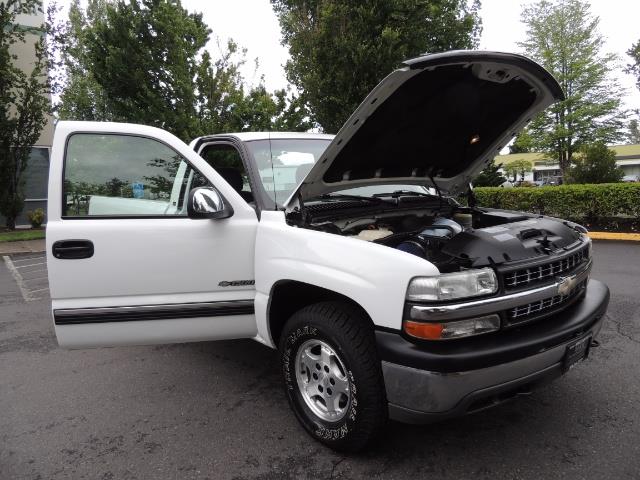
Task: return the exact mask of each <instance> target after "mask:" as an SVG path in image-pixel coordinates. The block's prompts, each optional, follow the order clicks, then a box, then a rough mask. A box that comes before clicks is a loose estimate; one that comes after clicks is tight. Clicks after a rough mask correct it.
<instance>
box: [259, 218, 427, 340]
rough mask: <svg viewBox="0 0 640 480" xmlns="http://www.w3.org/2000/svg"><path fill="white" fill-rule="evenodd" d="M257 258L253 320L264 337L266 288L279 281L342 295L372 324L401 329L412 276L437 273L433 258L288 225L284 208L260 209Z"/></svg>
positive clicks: (266, 332)
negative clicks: (292, 281)
mask: <svg viewBox="0 0 640 480" xmlns="http://www.w3.org/2000/svg"><path fill="white" fill-rule="evenodd" d="M255 258H256V277H255V278H256V319H257V321H258V331H259V335H260V337H262V338H261V340H262V341H265V339H269V338H270V337H269V333H268V325H267V308H268V300H269V293H270V292H271V289H272V288H273V286H274V285H275V283H276V282H278V281H280V280H294V281H299V282H303V283H307V284H310V285H315V286H317V287H321V288H325V289H327V290H331V291H333V292H336V293H339V294H341V295H344V296H346V297H348V298H350V299H352V300H353V301H355V302H356V303H358V304H359V305H360V306H362V308H364V309H365V311H366V312H367V314H368V315H369V316H370V317H371V319H372V320H373V323H374V324H375V325H376V326H378V327H385V328H392V329H400V328H401V323H402V311H403V308H404V299H405V294H406V290H407V286H408V284H409V281H410V280H411V278H413V277H416V276H421V275H436V274H438V269H437V268H436V267H435V266H434V265H433V264H432V263H430V262H428V261H426V260H423V259H420V258H418V257H416V256H414V255H410V254H408V253H405V252H402V251H400V250H396V249H393V248H389V247H386V246H384V245H379V244H375V243H371V242H366V241H363V240H357V239H353V238H349V237H343V236H340V235H335V234H330V233H325V232H320V231H315V230H308V229H304V228H298V227H292V226H290V225H287V224H286V222H285V217H284V212H263V216H262V218H261V220H260V223H259V226H258V233H257V239H256V256H255ZM265 343H269V344H271V340H267V341H265ZM272 346H273V345H272Z"/></svg>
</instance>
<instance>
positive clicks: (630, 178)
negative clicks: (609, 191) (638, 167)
mask: <svg viewBox="0 0 640 480" xmlns="http://www.w3.org/2000/svg"><path fill="white" fill-rule="evenodd" d="M622 181H623V182H625V183H633V182H640V176H638V175H625V176H624V177H622Z"/></svg>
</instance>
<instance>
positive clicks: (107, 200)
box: [63, 133, 208, 218]
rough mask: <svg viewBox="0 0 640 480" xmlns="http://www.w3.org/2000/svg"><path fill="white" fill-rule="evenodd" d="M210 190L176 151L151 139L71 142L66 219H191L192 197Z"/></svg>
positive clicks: (78, 137) (87, 137)
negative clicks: (200, 188) (189, 204)
mask: <svg viewBox="0 0 640 480" xmlns="http://www.w3.org/2000/svg"><path fill="white" fill-rule="evenodd" d="M205 185H208V182H207V181H206V179H205V178H204V177H203V176H202V175H201V174H200V173H199V172H197V171H196V170H195V169H194V168H193V167H191V165H189V163H187V161H186V160H185V159H184V158H183V157H182V156H181V155H180V154H179V153H177V152H176V151H175V150H173V149H172V148H170V147H168V146H167V145H165V144H163V143H161V142H159V141H157V140H153V139H150V138H145V137H138V136H133V135H114V134H85V133H78V134H74V135H72V136H71V137H69V141H68V144H67V149H66V155H65V164H64V189H63V191H64V193H63V199H64V202H63V209H64V212H63V216H64V217H67V218H69V217H99V216H110V217H113V216H118V217H120V216H122V217H126V216H136V217H138V216H154V217H155V216H186V215H187V199H188V195H189V191H190V190H191V189H192V188H194V187H198V186H205Z"/></svg>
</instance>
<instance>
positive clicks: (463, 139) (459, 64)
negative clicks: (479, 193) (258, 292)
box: [287, 51, 564, 207]
mask: <svg viewBox="0 0 640 480" xmlns="http://www.w3.org/2000/svg"><path fill="white" fill-rule="evenodd" d="M563 98H564V94H563V92H562V89H561V88H560V86H559V85H558V83H557V82H556V80H555V79H554V78H553V77H552V76H551V74H549V72H547V71H546V70H545V69H543V68H542V67H541V66H540V65H538V64H537V63H535V62H533V61H532V60H529V59H528V58H525V57H523V56H520V55H515V54H511V53H498V52H482V51H452V52H446V53H438V54H433V55H425V56H422V57H419V58H415V59H412V60H408V61H406V62H404V67H403V68H400V69H398V70H396V71H394V72H393V73H391V74H390V75H389V76H387V77H386V78H385V79H384V80H382V82H380V83H379V84H378V86H377V87H375V88H374V89H373V91H372V92H371V93H370V94H369V95H368V96H367V98H365V100H364V101H363V102H362V103H361V104H360V106H359V107H358V108H357V109H356V111H355V112H354V113H353V114H352V115H351V117H349V120H347V122H346V123H345V124H344V125H343V127H342V128H341V129H340V131H339V132H338V134H337V135H336V137H335V138H334V139H333V141H332V142H331V144H330V145H329V146H328V147H327V149H326V150H325V152H324V153H323V155H322V156H321V157H320V159H319V160H318V162H317V163H316V164H315V165H314V167H313V168H312V169H311V171H310V172H309V174H308V175H307V176H306V177H305V179H304V181H303V182H302V183H301V184H300V185H299V186H298V188H297V189H296V190H295V191H294V193H293V195H292V196H291V197H290V199H289V201H288V202H287V205H288V206H289V207H292V206H294V205H295V204H296V203H297V201H305V200H309V199H312V198H315V197H317V196H319V195H322V194H325V193H330V192H335V191H339V190H345V189H348V188H355V187H362V186H367V185H376V184H416V185H425V186H437V187H438V188H439V189H440V190H441V191H443V192H446V193H448V194H450V195H454V194H457V193H460V192H462V191H464V190H465V189H466V188H467V186H468V184H469V182H470V181H471V179H472V178H473V177H474V176H475V175H477V174H478V173H479V172H480V171H481V170H482V169H483V168H484V167H485V166H486V164H487V163H489V162H490V161H491V160H492V159H493V158H494V157H495V156H496V155H497V154H498V153H499V152H500V150H501V149H502V148H503V147H504V146H505V145H506V144H507V143H508V142H509V141H510V140H511V138H512V137H514V136H515V135H516V134H517V133H518V132H519V131H520V130H521V129H522V128H523V127H524V126H525V125H526V123H527V122H528V121H530V120H531V118H532V117H533V116H535V115H536V114H537V113H539V112H541V111H542V110H544V109H545V108H546V107H548V106H549V105H551V104H552V103H554V102H555V101H557V100H562V99H563Z"/></svg>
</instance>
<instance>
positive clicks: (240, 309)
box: [53, 300, 255, 325]
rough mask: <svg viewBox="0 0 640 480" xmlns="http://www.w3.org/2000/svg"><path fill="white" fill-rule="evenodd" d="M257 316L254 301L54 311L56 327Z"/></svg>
mask: <svg viewBox="0 0 640 480" xmlns="http://www.w3.org/2000/svg"><path fill="white" fill-rule="evenodd" d="M254 313H255V310H254V304H253V300H234V301H228V302H204V303H172V304H161V305H136V306H127V307H99V308H66V309H60V310H54V312H53V318H54V320H55V324H56V325H76V324H82V323H104V322H135V321H142V320H163V319H169V318H195V317H222V316H228V315H253V314H254Z"/></svg>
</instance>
